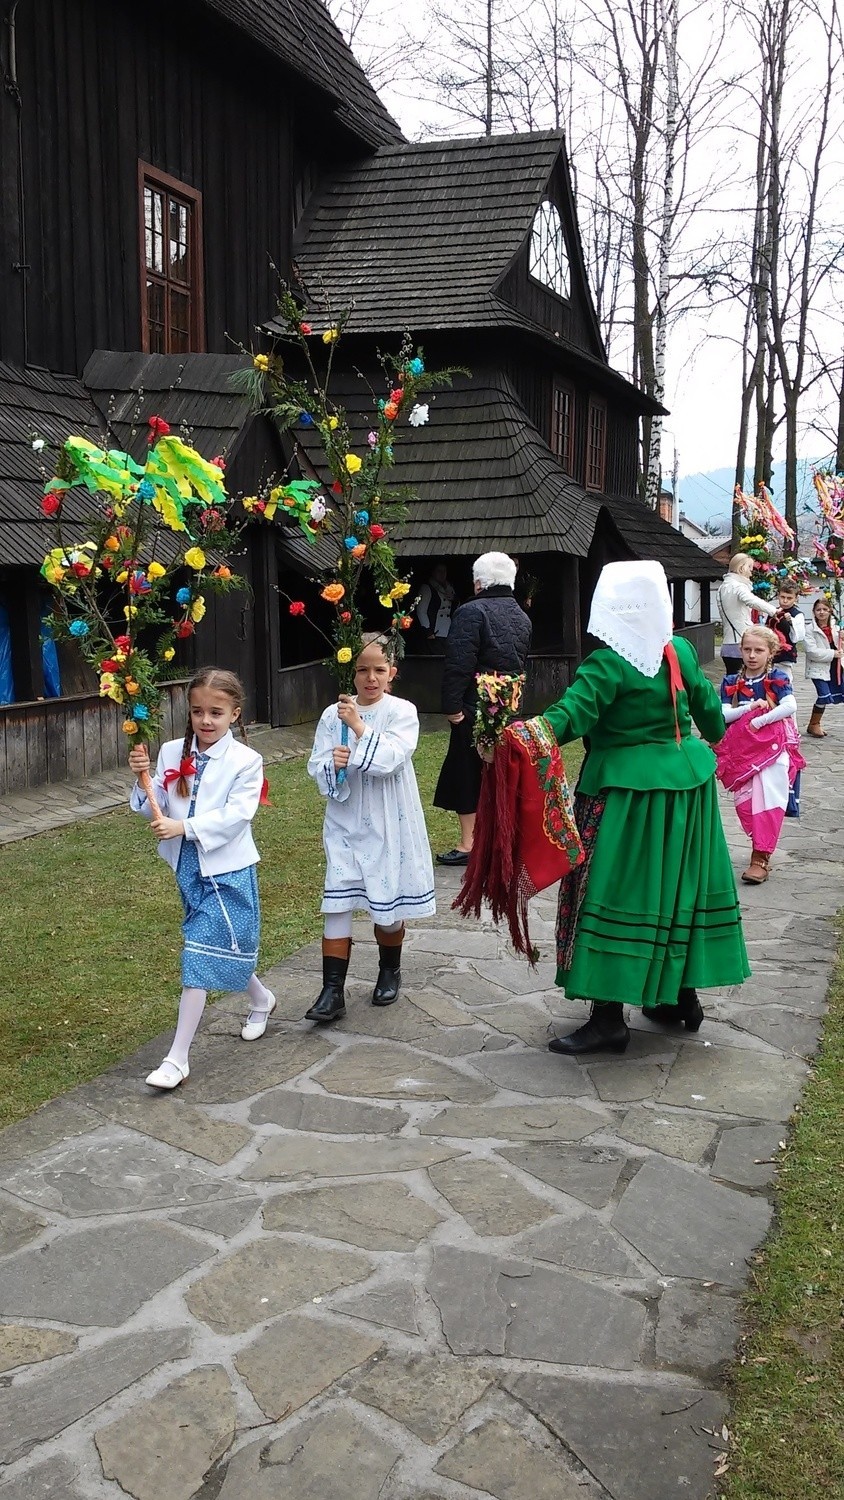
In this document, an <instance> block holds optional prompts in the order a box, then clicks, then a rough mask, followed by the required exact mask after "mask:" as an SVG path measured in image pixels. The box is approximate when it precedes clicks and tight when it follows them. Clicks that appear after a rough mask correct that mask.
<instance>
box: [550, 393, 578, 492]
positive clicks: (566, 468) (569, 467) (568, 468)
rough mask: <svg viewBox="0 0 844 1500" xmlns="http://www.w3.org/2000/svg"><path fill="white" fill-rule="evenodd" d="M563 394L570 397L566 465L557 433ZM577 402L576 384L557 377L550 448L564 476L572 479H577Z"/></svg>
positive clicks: (553, 397)
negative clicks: (575, 459)
mask: <svg viewBox="0 0 844 1500" xmlns="http://www.w3.org/2000/svg"><path fill="white" fill-rule="evenodd" d="M563 392H565V393H566V394H567V395H568V398H569V411H568V434H567V444H568V463H564V462H563V458H562V455H561V453H560V452H559V450H558V448H557V433H558V424H557V397H558V396H559V395H561V394H562V393H563ZM576 400H577V397H576V395H575V389H574V383H573V381H571V380H560V379H557V378H556V377H555V379H554V382H553V384H552V386H551V443H550V448H551V452H552V453H553V455H554V457H555V458H556V460H557V463H558V464H559V465H560V468H561V469H562V471H563V473H564V474H568V475H569V477H570V478H571V479H574V477H575V462H574V435H575V402H576Z"/></svg>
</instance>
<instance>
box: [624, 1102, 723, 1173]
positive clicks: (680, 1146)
mask: <svg viewBox="0 0 844 1500" xmlns="http://www.w3.org/2000/svg"><path fill="white" fill-rule="evenodd" d="M717 1130H718V1127H717V1125H716V1124H715V1123H714V1122H713V1121H711V1120H703V1119H701V1118H700V1116H699V1115H697V1114H688V1113H685V1112H681V1111H680V1110H662V1109H660V1108H659V1106H657V1108H656V1109H644V1108H642V1107H638V1106H636V1107H634V1108H633V1109H629V1110H628V1111H627V1114H626V1115H625V1116H624V1119H623V1120H622V1122H621V1124H620V1125H619V1126H617V1128H616V1132H615V1133H616V1135H618V1136H620V1137H621V1139H622V1140H623V1141H630V1142H631V1143H632V1144H633V1145H634V1146H646V1147H647V1148H648V1149H649V1150H650V1151H659V1152H661V1153H662V1155H664V1156H677V1157H680V1159H681V1160H682V1161H700V1158H701V1157H702V1156H703V1153H704V1151H706V1149H707V1147H708V1146H710V1145H711V1144H712V1142H713V1140H714V1139H715V1135H716V1132H717Z"/></svg>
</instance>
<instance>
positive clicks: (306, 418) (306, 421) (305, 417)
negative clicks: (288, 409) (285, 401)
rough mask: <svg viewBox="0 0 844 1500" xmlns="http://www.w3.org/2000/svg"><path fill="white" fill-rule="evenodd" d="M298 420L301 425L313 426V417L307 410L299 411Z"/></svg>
mask: <svg viewBox="0 0 844 1500" xmlns="http://www.w3.org/2000/svg"><path fill="white" fill-rule="evenodd" d="M299 421H300V423H301V425H302V426H303V427H313V425H314V419H313V417H312V416H311V414H310V412H309V411H300V413H299Z"/></svg>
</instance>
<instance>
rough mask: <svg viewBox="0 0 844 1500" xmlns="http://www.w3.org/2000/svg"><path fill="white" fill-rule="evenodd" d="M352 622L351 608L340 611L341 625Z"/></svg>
mask: <svg viewBox="0 0 844 1500" xmlns="http://www.w3.org/2000/svg"><path fill="white" fill-rule="evenodd" d="M351 623H352V614H351V610H348V609H344V610H342V611H341V613H340V624H341V625H351Z"/></svg>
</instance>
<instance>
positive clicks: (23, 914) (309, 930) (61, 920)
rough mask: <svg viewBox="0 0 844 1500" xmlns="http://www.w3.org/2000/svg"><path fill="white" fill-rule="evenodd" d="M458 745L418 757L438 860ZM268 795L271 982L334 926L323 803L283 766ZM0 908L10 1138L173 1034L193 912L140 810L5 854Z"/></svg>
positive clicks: (430, 744) (264, 873)
mask: <svg viewBox="0 0 844 1500" xmlns="http://www.w3.org/2000/svg"><path fill="white" fill-rule="evenodd" d="M446 743H447V735H446V734H443V733H440V734H427V735H423V736H422V738H421V740H420V744H419V749H418V750H417V752H416V756H415V758H414V764H415V766H416V774H417V777H418V779H419V786H420V791H421V794H422V802H423V806H424V807H425V812H426V817H427V820H428V831H429V833H430V836H431V842H432V845H433V847H434V849H436V850H442V849H450V848H452V846H453V845H454V842H455V839H456V837H457V832H458V829H457V820H456V818H454V817H453V816H452V815H451V814H449V813H444V812H440V811H438V810H437V809H436V808H432V807H431V799H432V797H433V792H434V787H435V785H436V780H437V775H438V773H439V768H440V765H441V764H442V759H443V755H444V753H445V747H446ZM567 753H568V752H567ZM579 753H580V747H579V746H578V747H577V750H576V751H573V753H572V756H571V760H570V766H572V767H573V766H574V765H575V764H576V763H577V761H578V760H579ZM269 782H270V796H271V799H272V803H273V805H272V807H271V808H265V809H262V810H261V812H260V813H259V814H258V817H257V819H256V824H255V831H256V837H257V841H258V845H259V848H260V850H261V854H262V864H261V866H260V871H259V880H260V888H261V906H262V912H263V923H262V933H261V957H260V968H261V969H262V970H263V969H267V968H270V967H271V966H272V965H273V964H276V963H278V962H279V961H280V960H281V959H283V958H285V957H286V956H287V955H288V954H289V953H292V952H293V951H294V950H295V949H296V948H299V947H301V946H302V944H303V943H307V942H310V941H311V939H312V938H315V937H317V936H318V935H319V933H320V931H321V927H322V919H321V917H320V915H319V904H320V899H321V895H322V879H323V856H322V814H323V801H322V798H321V797H320V795H319V793H318V792H317V790H316V788H315V787H314V785H313V783H312V782H311V780H310V779H309V777H308V775H307V771H306V769H305V761H304V759H301V760H294V761H286V762H284V763H283V764H282V765H278V766H273V767H271V768H270V770H269ZM0 901H2V912H3V925H4V930H5V932H6V934H7V935H13V938H12V941H11V942H8V943H7V945H6V947H7V956H6V963H5V966H4V968H5V972H4V976H3V978H4V985H3V990H2V994H0V1028H2V1037H3V1048H2V1055H1V1056H0V1125H3V1124H9V1123H11V1121H13V1120H17V1119H20V1117H21V1116H22V1115H27V1114H29V1113H31V1111H32V1110H34V1109H36V1108H37V1107H38V1105H39V1104H43V1103H44V1101H45V1100H46V1099H52V1098H54V1097H55V1096H56V1095H57V1094H61V1093H64V1092H65V1091H66V1090H67V1089H71V1088H73V1087H74V1086H75V1085H76V1084H78V1083H83V1082H85V1080H87V1079H89V1078H93V1077H95V1076H96V1074H98V1073H101V1072H102V1071H103V1069H105V1068H107V1067H108V1066H109V1065H110V1064H112V1063H115V1062H117V1061H119V1060H120V1058H122V1057H125V1056H126V1055H127V1053H129V1052H132V1051H133V1050H134V1049H135V1048H136V1047H138V1046H140V1045H141V1043H143V1042H145V1041H147V1040H148V1039H149V1038H150V1037H153V1036H155V1035H156V1034H157V1033H158V1032H160V1031H165V1030H166V1029H167V1028H168V1027H169V1026H171V1025H172V1024H173V1022H174V1019H175V1009H176V1000H177V998H178V993H179V955H180V951H181V930H180V920H181V907H180V903H179V897H178V892H177V890H176V887H175V883H174V880H173V876H172V874H171V872H170V870H169V869H168V868H167V866H166V865H165V864H164V863H163V861H162V860H160V859H158V857H157V856H156V852H155V840H154V839H153V837H152V835H151V834H150V832H149V829H148V827H147V825H146V823H145V822H144V821H143V820H142V819H141V818H139V817H137V815H136V814H133V813H130V812H129V810H128V808H127V809H126V811H118V812H114V813H109V814H107V815H105V816H103V817H100V818H94V819H90V820H88V821H87V822H82V823H76V824H72V825H71V826H70V827H68V828H66V829H62V830H60V831H57V832H55V833H45V834H41V835H40V836H39V837H37V838H32V839H24V840H22V841H21V842H20V843H15V844H7V845H5V846H4V847H3V848H2V849H0Z"/></svg>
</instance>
